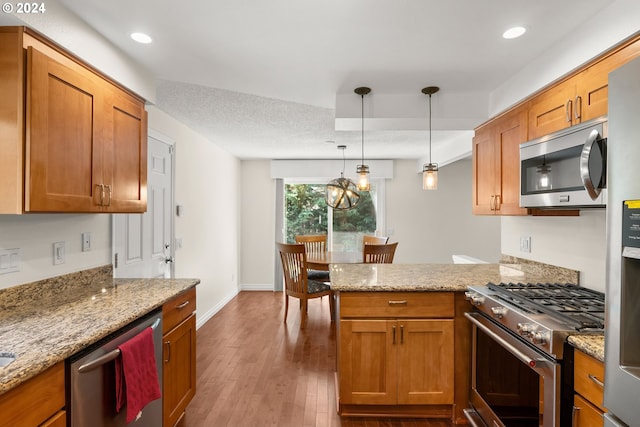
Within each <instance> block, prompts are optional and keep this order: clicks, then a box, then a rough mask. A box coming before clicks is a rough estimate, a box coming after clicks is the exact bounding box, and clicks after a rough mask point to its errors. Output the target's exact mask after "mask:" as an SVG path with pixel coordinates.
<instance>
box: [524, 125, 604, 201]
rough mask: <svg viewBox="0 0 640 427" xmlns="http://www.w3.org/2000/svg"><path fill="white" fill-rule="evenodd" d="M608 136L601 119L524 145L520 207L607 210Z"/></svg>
mask: <svg viewBox="0 0 640 427" xmlns="http://www.w3.org/2000/svg"><path fill="white" fill-rule="evenodd" d="M606 136H607V118H606V117H599V118H597V119H593V120H590V121H588V122H584V123H581V124H578V125H575V126H572V127H570V128H567V129H563V130H562V131H558V132H555V133H553V134H550V135H546V136H544V137H541V138H537V139H534V140H531V141H528V142H525V143H523V144H520V206H521V207H526V208H560V209H561V208H588V207H589V208H603V207H606V204H607V188H606V187H607V185H606V184H607V182H606V176H607V139H606Z"/></svg>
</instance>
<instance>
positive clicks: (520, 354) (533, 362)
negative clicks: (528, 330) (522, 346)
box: [464, 313, 538, 368]
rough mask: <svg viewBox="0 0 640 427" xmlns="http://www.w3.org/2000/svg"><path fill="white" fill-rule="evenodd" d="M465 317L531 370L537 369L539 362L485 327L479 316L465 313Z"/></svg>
mask: <svg viewBox="0 0 640 427" xmlns="http://www.w3.org/2000/svg"><path fill="white" fill-rule="evenodd" d="M464 315H465V317H466V318H467V319H469V320H470V321H471V323H473V324H474V325H475V326H476V327H478V329H480V330H482V332H484V333H485V334H487V335H488V336H490V337H491V338H492V339H493V340H495V341H496V342H498V344H500V345H501V346H502V347H504V348H505V349H507V350H508V351H509V353H511V354H513V355H514V356H515V357H517V358H518V359H520V360H521V361H522V362H523V363H526V364H527V365H528V366H530V367H531V368H535V367H536V365H537V364H538V361H536V360H534V359H532V358H530V357H529V356H527V355H526V354H524V353H523V352H521V351H520V350H518V349H517V348H515V347H514V346H512V345H511V344H509V343H508V342H507V341H506V340H505V339H504V338H502V337H501V336H499V335H498V334H496V333H495V332H493V331H492V330H491V329H489V328H487V327H486V326H485V325H483V324H482V323H481V322H480V321H479V320H478V319H476V316H477V315H474V314H473V313H464Z"/></svg>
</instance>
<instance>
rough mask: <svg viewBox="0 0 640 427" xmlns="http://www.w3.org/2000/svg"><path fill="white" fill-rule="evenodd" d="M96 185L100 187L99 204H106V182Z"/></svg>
mask: <svg viewBox="0 0 640 427" xmlns="http://www.w3.org/2000/svg"><path fill="white" fill-rule="evenodd" d="M96 187H98V188H99V189H100V202H98V206H104V184H96Z"/></svg>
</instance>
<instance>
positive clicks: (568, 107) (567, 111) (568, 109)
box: [564, 99, 573, 123]
mask: <svg viewBox="0 0 640 427" xmlns="http://www.w3.org/2000/svg"><path fill="white" fill-rule="evenodd" d="M572 106H573V101H572V100H570V99H569V100H567V103H566V104H565V105H564V115H565V118H566V119H567V122H568V123H571V107H572Z"/></svg>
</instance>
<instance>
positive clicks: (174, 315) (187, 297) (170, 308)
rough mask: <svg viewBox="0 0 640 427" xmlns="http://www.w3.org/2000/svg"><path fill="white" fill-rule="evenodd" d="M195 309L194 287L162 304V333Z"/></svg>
mask: <svg viewBox="0 0 640 427" xmlns="http://www.w3.org/2000/svg"><path fill="white" fill-rule="evenodd" d="M194 311H196V288H191V289H189V290H188V291H186V292H184V293H182V294H180V295H178V296H177V297H175V298H174V299H172V300H171V301H169V302H167V303H166V304H164V305H163V306H162V333H163V334H166V333H167V332H169V331H170V330H171V329H173V328H175V327H176V326H178V324H179V323H180V322H182V321H183V320H184V319H186V318H187V317H189V316H190V315H191V314H193V312H194Z"/></svg>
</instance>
